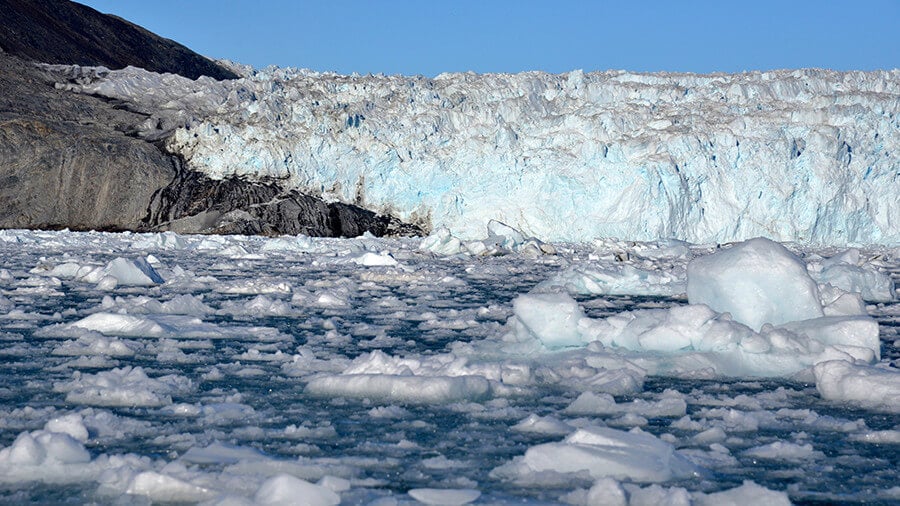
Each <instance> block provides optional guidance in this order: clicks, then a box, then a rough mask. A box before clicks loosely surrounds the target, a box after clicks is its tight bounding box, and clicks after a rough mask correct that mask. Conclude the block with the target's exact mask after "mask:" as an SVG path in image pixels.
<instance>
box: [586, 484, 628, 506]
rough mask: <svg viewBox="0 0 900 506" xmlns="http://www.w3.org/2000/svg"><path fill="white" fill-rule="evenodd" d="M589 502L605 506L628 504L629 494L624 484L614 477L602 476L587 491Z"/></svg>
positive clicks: (625, 505)
mask: <svg viewBox="0 0 900 506" xmlns="http://www.w3.org/2000/svg"><path fill="white" fill-rule="evenodd" d="M586 499H587V504H589V505H594V504H596V505H603V506H627V504H628V496H626V495H625V490H624V489H623V488H622V485H620V484H619V482H617V481H616V480H614V479H612V478H600V479H599V480H597V481H596V482H594V485H593V486H591V489H590V490H588V493H587V498H586Z"/></svg>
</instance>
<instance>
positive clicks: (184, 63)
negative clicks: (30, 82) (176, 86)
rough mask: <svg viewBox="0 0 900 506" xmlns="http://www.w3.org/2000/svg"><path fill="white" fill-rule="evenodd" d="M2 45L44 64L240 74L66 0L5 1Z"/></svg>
mask: <svg viewBox="0 0 900 506" xmlns="http://www.w3.org/2000/svg"><path fill="white" fill-rule="evenodd" d="M0 48H2V50H3V51H5V52H7V53H9V54H12V55H15V56H19V57H20V58H23V59H28V60H33V61H38V62H42V63H61V64H77V65H90V66H104V67H108V68H110V69H119V68H124V67H127V66H129V65H131V66H134V67H141V68H143V69H146V70H150V71H152V72H159V73H165V72H168V73H172V74H179V75H182V76H184V77H188V78H190V79H197V78H198V77H200V76H209V77H212V78H213V79H220V80H221V79H235V78H237V77H238V76H237V75H236V74H234V73H233V72H232V71H230V70H228V69H226V68H224V67H222V66H220V65H219V64H217V63H215V62H214V61H212V60H210V59H208V58H205V57H203V56H201V55H198V54H197V53H194V52H193V51H191V50H190V49H188V48H186V47H184V46H182V45H181V44H178V43H176V42H174V41H171V40H169V39H164V38H162V37H160V36H158V35H155V34H153V33H151V32H149V31H147V30H145V29H143V28H141V27H139V26H137V25H135V24H132V23H129V22H128V21H125V20H124V19H121V18H118V17H115V16H110V15H107V14H101V13H99V12H97V11H96V10H94V9H91V8H90V7H87V6H85V5H81V4H78V3H74V2H69V1H67V0H0Z"/></svg>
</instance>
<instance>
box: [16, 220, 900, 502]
mask: <svg viewBox="0 0 900 506" xmlns="http://www.w3.org/2000/svg"><path fill="white" fill-rule="evenodd" d="M493 230H494V232H497V231H498V230H500V229H499V228H497V227H496V226H495V227H494V229H493ZM505 233H507V234H510V236H513V235H514V234H513V232H509V231H505ZM488 235H490V234H488V233H487V232H486V229H484V228H482V232H481V236H480V239H478V241H481V242H482V243H483V241H485V238H486V237H487V236H488ZM494 235H495V236H499V235H502V234H497V233H494ZM524 237H527V236H526V235H524V234H523V238H524ZM491 241H496V242H495V244H497V245H500V244H503V241H501V240H499V239H491ZM516 241H518V239H515V240H514V241H513V242H511V243H510V244H511V245H513V247H506V246H504V247H503V248H502V250H501V248H499V247H498V248H497V250H496V252H497V253H502V254H498V255H495V256H484V255H480V254H477V255H473V254H470V253H462V252H461V253H455V254H452V255H449V256H447V255H442V254H438V253H437V252H434V251H431V250H427V249H426V250H423V249H420V245H421V242H422V241H421V240H413V239H409V240H384V239H376V238H372V237H362V238H358V239H353V240H338V239H310V238H306V237H281V238H263V237H242V236H232V237H198V236H176V235H173V234H147V235H144V234H102V233H71V232H26V231H0V262H2V263H0V368H2V371H3V374H2V375H0V501H2V502H10V503H16V504H22V503H34V502H37V503H60V502H66V501H69V502H72V503H78V504H80V503H92V502H93V503H101V504H106V503H117V502H128V503H131V502H134V501H138V502H140V501H150V502H187V503H193V502H207V503H209V504H251V503H254V502H256V503H263V502H266V501H269V502H277V501H280V500H282V499H284V498H285V497H297V496H300V495H303V496H304V497H306V496H307V495H308V497H309V498H310V499H309V500H310V501H312V500H313V499H315V500H317V501H322V503H323V504H333V503H334V502H336V501H337V500H339V501H341V503H346V504H371V503H376V504H379V503H380V504H395V503H396V504H412V503H413V501H422V502H426V503H429V502H430V503H435V504H440V503H445V504H463V503H465V502H466V501H472V503H473V504H509V503H517V504H519V503H524V504H585V505H587V504H596V503H597V502H598V501H600V500H606V501H607V502H611V503H614V502H613V501H618V503H619V504H662V503H670V504H728V503H729V501H730V503H734V504H744V503H746V502H747V501H748V500H751V499H753V500H756V499H758V498H762V500H765V501H766V502H767V503H772V504H779V503H784V502H785V501H787V500H788V498H789V499H791V500H793V501H795V502H799V503H804V502H807V503H808V502H822V503H854V502H867V503H872V504H878V503H883V504H891V503H892V502H896V499H897V497H898V494H897V492H896V482H897V478H898V475H897V469H898V468H900V461H898V460H897V455H898V452H896V451H895V449H896V446H897V444H898V441H900V437H898V433H900V419H898V418H897V413H896V410H895V409H894V407H895V406H896V404H897V402H898V401H897V400H896V395H897V392H898V390H900V386H898V385H896V381H895V379H896V378H895V376H896V373H895V371H896V362H897V360H898V359H900V353H898V348H897V346H898V343H900V335H898V328H900V327H898V318H900V305H898V303H897V302H895V301H892V300H891V301H885V302H880V303H874V302H872V301H870V303H869V304H868V305H866V304H865V303H862V302H861V300H860V299H859V297H858V296H856V295H854V294H845V293H844V292H843V291H841V290H840V289H839V288H833V287H831V288H829V287H828V286H826V285H819V286H818V287H817V290H818V292H819V298H820V299H821V301H820V302H821V303H822V304H823V307H824V308H825V309H823V311H824V312H825V314H826V316H825V317H822V318H814V319H812V320H803V321H800V322H789V323H785V324H784V325H781V326H764V328H761V329H760V331H759V332H755V331H754V330H752V329H751V328H750V327H747V326H746V325H743V324H740V323H738V322H735V321H734V320H733V319H729V318H727V317H726V316H724V315H722V314H720V313H718V312H716V311H714V310H712V309H710V308H709V307H708V306H705V305H689V304H687V301H686V299H685V297H684V295H683V293H677V294H674V295H673V296H667V295H647V294H648V293H650V290H651V288H650V287H648V286H647V285H648V284H652V283H655V282H656V281H655V280H663V279H678V280H681V281H680V283H682V285H681V286H684V285H683V283H684V280H686V272H687V269H686V268H687V264H688V262H690V261H691V260H692V259H697V258H703V257H704V256H705V255H708V254H710V253H712V252H714V251H716V249H715V247H712V246H708V247H707V246H692V245H689V244H685V243H680V242H675V241H659V242H644V243H636V242H626V241H618V240H598V241H595V242H592V243H589V244H554V245H552V246H553V248H554V250H555V254H546V253H544V254H541V255H536V254H534V251H533V250H530V249H522V248H519V249H516V247H515V244H519V243H517V242H516ZM527 242H528V240H527V238H526V239H525V242H524V243H521V244H525V243H527ZM788 246H789V248H790V249H791V252H792V254H793V255H795V256H796V258H798V259H799V261H800V262H801V263H803V264H804V265H805V266H806V268H807V270H808V271H809V273H810V274H811V275H812V276H813V278H814V279H816V275H817V273H818V272H823V271H824V269H825V268H826V267H828V265H829V264H830V265H837V263H833V262H831V261H832V259H835V260H834V262H837V260H836V259H837V258H843V260H841V262H842V263H841V264H842V265H851V264H852V265H856V266H859V267H865V268H866V269H870V270H871V271H872V272H876V273H878V274H879V275H881V276H892V277H893V278H894V279H896V278H897V274H898V273H900V267H898V260H897V259H898V251H896V250H892V249H890V248H874V249H865V248H863V249H859V250H858V255H859V256H858V258H857V257H856V256H855V255H856V254H857V253H852V252H851V253H849V254H844V253H845V250H844V249H827V250H823V251H811V250H808V249H805V248H799V247H796V246H791V245H788ZM367 254H371V255H370V257H378V258H381V259H385V258H392V259H394V260H395V261H396V265H361V264H360V263H357V262H356V261H354V260H355V259H361V258H365V257H366V255H367ZM138 257H139V258H144V259H146V261H147V263H148V264H149V265H150V266H152V267H153V269H154V270H155V271H156V272H157V273H158V275H159V276H160V278H161V279H162V280H164V281H163V282H162V283H156V284H153V285H146V286H144V285H125V284H121V283H118V282H117V283H116V284H115V285H107V286H100V285H99V284H98V281H96V280H93V279H91V278H85V277H82V276H78V275H77V273H78V271H79V270H81V269H82V268H84V272H94V271H95V270H97V269H100V270H102V269H104V268H105V267H106V266H107V265H108V264H110V262H112V261H114V260H115V259H116V258H124V259H133V258H138ZM625 265H627V266H631V267H634V268H635V269H640V270H641V272H643V273H646V276H645V277H644V276H643V275H642V276H641V277H637V278H628V279H629V282H628V283H621V284H619V285H617V286H618V287H619V288H620V290H621V292H626V293H618V294H611V293H602V291H599V290H598V291H596V292H595V291H592V290H581V289H580V288H578V287H577V286H574V284H573V283H569V281H571V280H573V279H576V278H573V277H570V278H567V279H568V280H569V281H567V282H566V283H563V284H560V283H556V282H555V281H554V280H561V279H563V277H564V276H565V275H566V274H565V273H574V272H587V271H588V270H589V269H590V270H593V271H596V272H613V273H614V272H625V271H624V270H621V271H620V270H618V269H617V267H618V266H625ZM73 273H74V274H73ZM610 279H612V278H610ZM677 283H678V282H675V283H673V284H672V285H671V286H675V285H676V284H677ZM563 285H571V286H563ZM585 286H586V284H585ZM609 286H611V285H609ZM573 287H574V288H575V289H573ZM673 292H674V290H673ZM860 312H866V313H869V314H870V315H871V316H872V317H873V318H874V320H872V319H870V318H869V317H868V316H865V315H861V314H860ZM520 317H522V318H520ZM876 322H877V325H876ZM526 323H527V325H526ZM817 363H818V365H814V364H817ZM761 372H765V373H766V374H764V376H771V377H770V378H766V377H756V376H758V375H760V373H761ZM754 375H756V376H754ZM635 429H639V430H635ZM616 445H619V446H616ZM616 448H620V449H626V450H627V452H625V453H624V454H618V453H616V451H615V449H616ZM570 454H571V455H575V456H577V457H578V458H577V459H566V460H563V459H560V458H558V457H559V455H570ZM542 455H544V456H549V457H550V459H549V460H548V459H541V458H540V457H541V456H542ZM567 466H568V467H567ZM537 469H540V470H537ZM695 473H697V474H696V475H695Z"/></svg>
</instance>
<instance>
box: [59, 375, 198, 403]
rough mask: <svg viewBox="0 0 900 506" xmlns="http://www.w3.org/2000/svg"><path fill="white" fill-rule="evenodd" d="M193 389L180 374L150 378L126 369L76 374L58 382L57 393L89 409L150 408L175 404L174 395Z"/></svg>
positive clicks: (188, 380)
mask: <svg viewBox="0 0 900 506" xmlns="http://www.w3.org/2000/svg"><path fill="white" fill-rule="evenodd" d="M192 389H193V383H192V382H191V380H190V379H188V378H186V377H184V376H179V375H177V374H169V375H165V376H160V377H158V378H151V377H149V376H147V373H145V372H144V369H143V368H141V367H131V366H126V367H122V368H120V369H119V368H117V369H111V370H109V371H100V372H98V373H96V374H82V373H81V372H79V371H76V372H75V373H74V374H73V376H72V380H70V381H64V382H58V383H55V384H54V386H53V390H54V391H56V392H63V393H65V394H66V402H72V403H75V404H84V405H88V406H127V407H135V406H147V407H158V406H165V405H167V404H172V397H171V395H172V394H176V393H184V392H188V391H190V390H192Z"/></svg>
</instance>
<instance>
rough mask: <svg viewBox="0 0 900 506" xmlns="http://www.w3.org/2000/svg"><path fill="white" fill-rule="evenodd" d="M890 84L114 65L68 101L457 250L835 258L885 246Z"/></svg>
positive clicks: (892, 215)
mask: <svg viewBox="0 0 900 506" xmlns="http://www.w3.org/2000/svg"><path fill="white" fill-rule="evenodd" d="M898 72H900V71H898V70H892V71H875V72H836V71H828V70H817V69H807V70H782V71H771V72H762V73H761V72H747V73H742V74H731V75H729V74H712V75H695V74H679V73H662V74H640V73H630V72H624V71H606V72H591V73H585V72H582V71H573V72H570V73H567V74H560V75H551V74H545V73H541V72H527V73H522V74H483V75H476V74H472V73H461V74H441V75H439V76H437V77H435V78H431V79H429V78H425V77H421V76H416V77H404V76H383V75H367V76H342V75H335V74H332V73H317V72H312V71H308V70H298V69H279V68H268V69H264V70H257V71H255V72H253V73H251V74H250V75H248V76H247V77H245V78H243V79H238V80H233V81H222V82H215V81H210V80H205V79H201V80H197V81H191V80H188V79H185V78H180V77H178V76H172V75H157V74H153V73H149V72H146V71H143V70H140V69H134V68H127V69H123V70H116V71H104V72H97V73H94V74H93V75H88V74H90V73H85V75H84V76H83V78H82V79H80V80H79V83H77V84H76V83H72V84H69V85H68V88H69V89H73V90H76V91H81V92H84V93H93V94H97V95H100V96H104V97H108V98H112V99H121V100H129V101H132V102H135V103H137V104H138V107H139V108H141V109H145V110H150V111H156V112H154V115H153V117H151V118H149V119H148V121H147V123H146V125H145V126H146V132H144V133H145V134H146V135H159V133H160V132H156V130H159V129H161V130H162V133H163V134H164V133H168V132H174V135H173V136H172V137H171V138H170V140H169V142H168V144H167V147H168V149H170V150H171V151H173V152H175V153H178V154H180V155H181V156H183V157H184V159H185V160H186V162H187V165H188V167H190V168H192V169H195V170H199V171H202V172H203V173H206V174H208V175H210V176H211V177H213V178H223V177H227V176H230V175H239V176H247V177H272V178H277V179H281V180H285V181H286V184H288V185H289V186H292V187H297V188H302V189H304V190H306V191H311V192H315V193H320V194H322V195H324V196H326V197H327V198H334V199H339V200H342V201H344V202H350V203H359V204H363V205H365V206H368V207H371V208H373V209H375V210H378V211H391V212H394V213H396V214H398V215H399V217H401V218H403V219H405V220H411V221H426V222H430V224H431V225H432V227H433V229H434V230H437V229H439V228H440V227H447V228H448V229H449V230H450V231H451V232H452V233H453V234H454V235H456V236H457V237H460V238H461V239H463V240H466V241H468V240H472V239H478V238H480V237H483V235H482V234H483V230H484V226H485V225H486V224H487V223H488V222H489V220H499V221H502V222H504V223H507V224H509V225H510V226H512V227H514V228H516V229H518V230H521V231H523V232H524V233H525V234H526V235H530V236H535V237H539V238H541V239H542V240H545V241H554V242H557V241H578V242H587V241H590V240H592V239H594V238H596V237H620V238H627V239H630V240H656V239H658V238H666V237H671V238H678V239H682V240H687V241H691V242H695V243H726V242H729V241H735V240H745V239H749V238H751V237H755V236H767V237H770V238H773V239H775V240H780V241H796V242H802V243H809V242H811V243H816V244H828V245H846V244H873V243H877V244H894V243H896V242H897V241H898V239H900V235H898V234H900V228H898V225H897V224H898V223H900V205H898V204H897V199H896V195H897V194H900V181H898V180H897V178H896V177H895V172H896V167H897V164H898V156H900V155H898V153H900V149H898V145H900V128H898V126H900V117H898V115H897V113H896V111H897V110H898V103H900V102H898V101H900V86H898V82H900V78H898ZM698 111H703V112H702V114H700V113H698Z"/></svg>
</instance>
